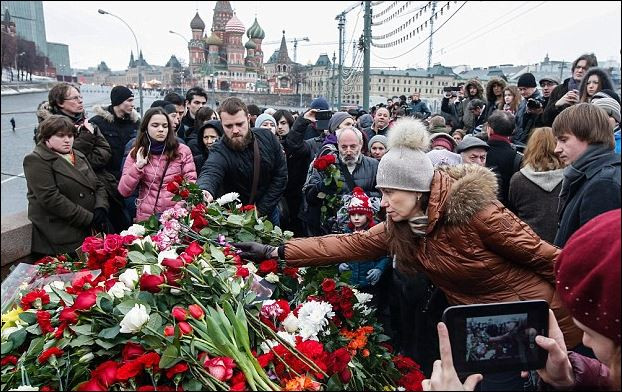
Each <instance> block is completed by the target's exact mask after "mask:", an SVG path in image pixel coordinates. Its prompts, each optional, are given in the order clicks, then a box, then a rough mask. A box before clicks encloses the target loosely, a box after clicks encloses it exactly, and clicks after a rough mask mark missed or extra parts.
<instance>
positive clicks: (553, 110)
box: [542, 78, 571, 127]
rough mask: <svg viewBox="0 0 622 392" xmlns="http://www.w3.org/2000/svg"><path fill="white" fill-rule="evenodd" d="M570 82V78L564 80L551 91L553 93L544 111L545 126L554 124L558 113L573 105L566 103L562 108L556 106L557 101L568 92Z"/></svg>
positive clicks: (543, 121) (543, 122) (543, 120)
mask: <svg viewBox="0 0 622 392" xmlns="http://www.w3.org/2000/svg"><path fill="white" fill-rule="evenodd" d="M569 82H570V78H568V79H566V80H564V83H562V84H560V85H558V86H557V87H555V88H554V89H553V91H552V92H551V95H550V96H549V102H548V103H547V104H546V107H545V108H544V113H542V126H544V127H551V126H553V121H554V120H555V117H557V115H558V114H559V113H561V112H562V110H564V109H566V108H569V107H570V106H571V105H564V106H562V107H560V108H558V107H557V106H555V103H556V102H557V101H559V100H560V99H561V98H562V97H563V96H564V95H566V93H567V92H568V83H569Z"/></svg>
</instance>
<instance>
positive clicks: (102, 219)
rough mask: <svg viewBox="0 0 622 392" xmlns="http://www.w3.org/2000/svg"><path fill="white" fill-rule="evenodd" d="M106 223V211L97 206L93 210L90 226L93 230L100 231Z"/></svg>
mask: <svg viewBox="0 0 622 392" xmlns="http://www.w3.org/2000/svg"><path fill="white" fill-rule="evenodd" d="M107 224H108V211H106V209H105V208H103V207H98V208H96V209H95V211H93V220H92V221H91V226H93V228H94V229H95V230H98V231H102V228H103V227H105V226H107Z"/></svg>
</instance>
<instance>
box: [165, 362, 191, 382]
mask: <svg viewBox="0 0 622 392" xmlns="http://www.w3.org/2000/svg"><path fill="white" fill-rule="evenodd" d="M187 370H188V365H187V364H186V363H185V362H180V363H178V364H177V365H175V366H173V367H172V368H170V369H168V370H167V371H166V378H168V379H171V378H173V377H175V375H176V374H179V373H184V372H186V371H187Z"/></svg>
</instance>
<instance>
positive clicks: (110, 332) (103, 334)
mask: <svg viewBox="0 0 622 392" xmlns="http://www.w3.org/2000/svg"><path fill="white" fill-rule="evenodd" d="M120 330H121V326H119V325H115V326H114V327H110V328H105V329H102V330H101V331H100V332H99V334H98V335H97V336H99V337H100V338H103V339H114V338H116V337H117V335H119V331H120ZM104 348H105V347H104Z"/></svg>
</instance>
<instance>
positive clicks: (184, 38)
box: [168, 30, 194, 92]
mask: <svg viewBox="0 0 622 392" xmlns="http://www.w3.org/2000/svg"><path fill="white" fill-rule="evenodd" d="M168 32H169V33H171V34H175V35H178V36H180V37H181V38H182V39H183V40H184V41H186V43H187V44H188V46H190V41H188V40H187V39H186V37H184V36H183V35H181V34H179V33H177V32H175V31H173V30H169V31H168ZM188 69H189V70H190V83H193V84H194V74H193V72H192V67H191V66H190V64H188ZM182 72H183V67H182ZM181 90H182V92H183V90H184V88H183V87H182V88H181Z"/></svg>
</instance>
